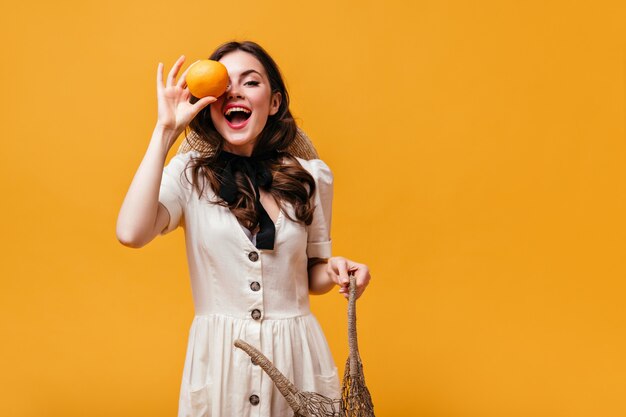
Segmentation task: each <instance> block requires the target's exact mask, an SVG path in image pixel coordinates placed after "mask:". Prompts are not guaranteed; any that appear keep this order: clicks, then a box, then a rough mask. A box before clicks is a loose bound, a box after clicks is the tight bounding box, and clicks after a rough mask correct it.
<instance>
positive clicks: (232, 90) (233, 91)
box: [226, 84, 243, 98]
mask: <svg viewBox="0 0 626 417" xmlns="http://www.w3.org/2000/svg"><path fill="white" fill-rule="evenodd" d="M226 97H228V98H235V97H238V98H243V95H242V94H241V92H240V91H239V88H238V87H236V86H233V85H232V84H228V87H226Z"/></svg>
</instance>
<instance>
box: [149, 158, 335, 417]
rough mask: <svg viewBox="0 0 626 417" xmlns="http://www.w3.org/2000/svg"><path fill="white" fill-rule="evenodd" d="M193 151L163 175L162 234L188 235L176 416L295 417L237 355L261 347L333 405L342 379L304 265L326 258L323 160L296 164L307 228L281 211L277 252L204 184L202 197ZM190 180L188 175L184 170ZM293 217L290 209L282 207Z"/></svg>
mask: <svg viewBox="0 0 626 417" xmlns="http://www.w3.org/2000/svg"><path fill="white" fill-rule="evenodd" d="M195 155H197V154H196V153H195V151H192V152H188V153H185V154H177V155H176V156H174V157H173V158H172V159H171V161H170V163H169V164H168V165H167V166H166V167H165V168H164V170H163V178H162V181H161V187H160V192H159V202H160V203H161V204H163V206H165V208H166V209H167V210H168V212H169V213H170V222H169V224H168V225H167V227H166V228H165V229H164V230H163V231H162V233H161V234H167V233H169V232H171V231H173V230H175V229H176V228H177V227H178V226H181V227H182V228H183V229H184V230H185V244H186V248H187V261H188V264H189V273H190V279H191V289H192V294H193V301H194V309H195V316H194V318H193V321H192V323H191V326H190V330H189V340H188V345H187V353H186V356H185V362H184V367H183V375H182V381H181V388H180V398H179V408H178V417H209V416H212V417H220V416H222V417H225V416H259V417H260V416H263V417H277V416H278V417H280V416H286V417H287V416H289V417H291V416H293V411H292V410H291V409H290V408H289V406H288V404H287V402H286V401H285V399H284V398H283V397H282V395H281V394H280V392H279V391H278V390H277V389H276V388H275V386H274V384H273V382H272V381H271V379H270V378H269V377H268V376H267V375H266V374H265V373H264V372H263V370H262V369H261V367H259V366H257V365H254V364H253V363H252V361H251V360H250V358H249V357H248V355H246V353H245V352H243V351H241V350H240V349H237V348H235V347H234V345H233V342H234V341H235V340H236V339H243V340H245V341H246V342H248V343H250V344H252V345H253V346H256V347H258V348H259V349H260V350H261V351H262V352H263V353H264V354H265V355H266V356H267V357H268V358H269V359H270V360H271V361H272V362H273V363H274V364H275V365H276V367H277V368H278V369H279V370H280V371H281V372H282V373H284V374H285V375H286V376H287V378H289V379H290V380H291V381H292V382H294V383H295V385H296V386H298V387H299V388H300V389H302V390H304V391H314V392H318V393H320V394H323V395H326V396H328V397H333V398H339V397H340V388H339V377H338V375H337V367H336V366H335V363H334V360H333V357H332V355H331V352H330V349H329V347H328V343H327V341H326V338H325V336H324V333H323V332H322V329H321V327H320V325H319V323H318V321H317V319H316V318H315V317H314V316H313V314H312V313H311V310H310V307H309V292H308V272H307V261H308V258H314V257H319V258H329V257H330V256H331V240H330V222H331V209H332V197H333V176H332V172H331V170H330V168H329V167H328V166H327V165H326V164H325V163H324V162H323V161H322V160H320V159H312V160H305V159H301V158H296V159H297V160H298V161H299V162H300V164H301V165H302V167H303V168H305V169H306V170H307V171H308V172H309V173H310V174H311V175H312V176H313V178H314V179H315V183H316V192H315V194H314V196H313V199H314V204H315V209H314V214H313V222H312V223H311V224H310V225H308V226H306V225H304V224H302V223H298V222H294V221H291V220H289V219H288V218H287V216H285V214H284V213H283V211H282V210H281V211H280V213H279V215H278V219H277V221H276V224H275V226H276V235H275V244H274V249H273V250H265V249H257V248H256V247H255V239H256V235H252V234H251V233H250V231H248V230H247V229H246V228H244V227H242V226H241V224H240V223H239V222H238V221H237V218H236V217H235V215H234V214H232V213H231V211H230V210H229V209H228V208H227V207H222V206H219V205H216V204H211V203H210V202H209V201H217V200H218V197H217V196H216V195H215V193H214V192H213V190H212V189H211V187H210V185H209V183H208V181H205V180H203V179H202V181H204V187H205V194H204V195H203V196H202V197H199V196H198V193H197V192H196V191H195V190H194V189H193V187H192V186H191V184H189V182H188V181H187V179H186V178H185V168H186V166H187V162H188V161H189V160H190V158H191V156H195ZM186 173H187V177H188V178H189V179H190V180H191V171H190V169H187V170H186ZM284 205H285V208H284V210H286V211H287V212H288V213H289V214H290V215H291V217H292V218H296V216H295V213H294V211H293V207H292V205H291V204H289V203H285V204H284Z"/></svg>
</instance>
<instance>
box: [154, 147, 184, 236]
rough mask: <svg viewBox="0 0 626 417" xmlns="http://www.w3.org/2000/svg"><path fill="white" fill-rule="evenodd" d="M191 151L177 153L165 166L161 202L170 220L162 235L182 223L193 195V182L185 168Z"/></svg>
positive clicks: (160, 192) (160, 194)
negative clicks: (190, 180)
mask: <svg viewBox="0 0 626 417" xmlns="http://www.w3.org/2000/svg"><path fill="white" fill-rule="evenodd" d="M190 156H191V152H189V153H185V154H177V155H175V156H174V157H173V158H172V159H171V160H170V162H169V164H167V166H166V167H165V168H163V176H162V178H161V188H160V190H159V203H161V204H163V206H165V208H166V209H167V211H168V212H169V214H170V222H169V224H168V225H167V227H166V228H165V229H163V230H162V231H161V233H160V234H161V235H165V234H167V233H169V232H171V231H173V230H174V229H176V228H177V227H178V226H179V225H181V223H182V219H183V216H184V213H185V209H186V207H187V202H188V200H189V196H190V195H191V184H189V182H188V181H187V178H185V174H184V172H183V171H184V170H185V167H186V166H187V162H189V159H190Z"/></svg>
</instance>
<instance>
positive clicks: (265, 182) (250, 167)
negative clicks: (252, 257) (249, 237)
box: [217, 150, 278, 249]
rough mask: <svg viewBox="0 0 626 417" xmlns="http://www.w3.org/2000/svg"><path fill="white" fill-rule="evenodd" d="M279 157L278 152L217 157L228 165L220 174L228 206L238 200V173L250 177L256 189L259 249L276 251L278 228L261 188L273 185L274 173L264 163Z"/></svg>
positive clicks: (231, 154)
mask: <svg viewBox="0 0 626 417" xmlns="http://www.w3.org/2000/svg"><path fill="white" fill-rule="evenodd" d="M277 155H278V152H276V151H272V152H268V153H265V154H263V155H254V156H240V155H235V154H234V153H230V152H226V151H224V150H222V151H221V152H220V153H219V155H218V156H217V159H218V160H220V161H224V162H225V163H226V164H225V165H224V168H222V170H221V172H220V174H221V175H219V179H220V197H222V198H223V199H224V201H226V202H227V203H228V204H232V203H234V202H235V201H236V199H237V195H238V190H237V185H236V182H235V173H236V172H241V173H242V174H243V175H244V176H246V177H248V179H249V180H250V182H251V183H252V186H253V187H254V193H255V195H256V201H255V209H256V211H257V213H258V214H259V227H260V230H259V233H258V234H257V236H256V247H257V248H258V249H274V235H275V234H276V227H275V226H274V222H273V221H272V219H271V218H270V216H269V214H267V211H265V208H264V207H263V205H262V204H261V193H260V192H259V187H264V188H266V189H269V188H270V186H271V185H272V173H271V172H270V170H269V169H268V168H267V167H266V166H265V165H264V164H263V161H266V160H268V159H271V158H275V157H276V156H277Z"/></svg>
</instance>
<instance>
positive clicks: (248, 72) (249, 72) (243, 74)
mask: <svg viewBox="0 0 626 417" xmlns="http://www.w3.org/2000/svg"><path fill="white" fill-rule="evenodd" d="M253 72H254V73H256V74H258V75H259V77H261V78H263V76H262V75H261V73H260V72H259V71H257V70H254V69H249V70H246V71H244V72H242V73H241V75H240V76H239V78H243V77H245V76H246V75H248V74H251V73H253Z"/></svg>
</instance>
